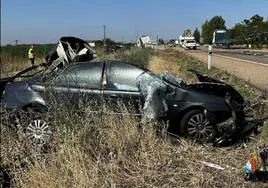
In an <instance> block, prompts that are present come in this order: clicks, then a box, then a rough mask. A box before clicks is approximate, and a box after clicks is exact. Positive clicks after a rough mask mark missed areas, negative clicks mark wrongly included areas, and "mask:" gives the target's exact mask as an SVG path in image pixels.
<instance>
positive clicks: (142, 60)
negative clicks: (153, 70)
mask: <svg viewBox="0 0 268 188" xmlns="http://www.w3.org/2000/svg"><path fill="white" fill-rule="evenodd" d="M153 52H154V51H153V49H152V48H137V47H133V48H131V50H127V51H124V52H119V53H117V54H115V56H114V58H115V59H120V60H122V61H125V62H130V63H134V64H137V65H139V66H141V67H143V68H148V67H149V61H150V59H151V57H152V55H153Z"/></svg>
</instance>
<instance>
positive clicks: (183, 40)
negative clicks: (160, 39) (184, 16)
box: [179, 35, 197, 50]
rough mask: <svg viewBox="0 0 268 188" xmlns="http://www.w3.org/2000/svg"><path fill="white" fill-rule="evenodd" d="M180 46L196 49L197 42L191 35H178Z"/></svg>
mask: <svg viewBox="0 0 268 188" xmlns="http://www.w3.org/2000/svg"><path fill="white" fill-rule="evenodd" d="M179 43H180V46H181V47H183V48H185V49H193V50H196V47H197V44H196V42H195V39H194V37H193V36H182V35H181V36H180V37H179Z"/></svg>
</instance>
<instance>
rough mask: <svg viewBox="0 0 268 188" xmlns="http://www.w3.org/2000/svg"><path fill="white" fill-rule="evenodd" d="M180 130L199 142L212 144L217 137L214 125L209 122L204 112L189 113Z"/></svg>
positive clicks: (183, 118) (183, 119)
mask: <svg viewBox="0 0 268 188" xmlns="http://www.w3.org/2000/svg"><path fill="white" fill-rule="evenodd" d="M180 130H181V132H182V133H183V134H184V135H186V136H187V137H189V138H191V139H194V140H196V141H198V142H212V141H213V140H214V138H215V135H216V130H215V127H214V125H213V123H211V122H209V120H208V119H207V118H206V116H205V114H204V112H203V111H202V110H191V111H188V112H187V113H186V114H185V115H184V116H183V117H182V119H181V121H180Z"/></svg>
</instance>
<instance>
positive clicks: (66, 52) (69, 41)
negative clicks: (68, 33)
mask: <svg viewBox="0 0 268 188" xmlns="http://www.w3.org/2000/svg"><path fill="white" fill-rule="evenodd" d="M96 57H97V55H96V52H95V50H93V49H92V48H91V47H90V46H89V44H88V43H87V42H86V41H84V40H82V39H79V38H76V37H62V38H60V40H59V42H58V44H57V45H56V47H55V48H54V49H53V50H52V51H51V52H50V53H49V55H48V56H47V57H46V61H47V64H48V65H49V66H52V67H58V66H60V65H62V66H66V65H67V64H70V63H71V62H83V61H91V60H93V59H95V58H96ZM59 61H61V62H59Z"/></svg>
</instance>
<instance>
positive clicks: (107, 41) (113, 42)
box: [106, 38, 116, 46]
mask: <svg viewBox="0 0 268 188" xmlns="http://www.w3.org/2000/svg"><path fill="white" fill-rule="evenodd" d="M115 44H116V42H115V41H114V40H112V39H110V38H106V45H107V46H110V45H115Z"/></svg>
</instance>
